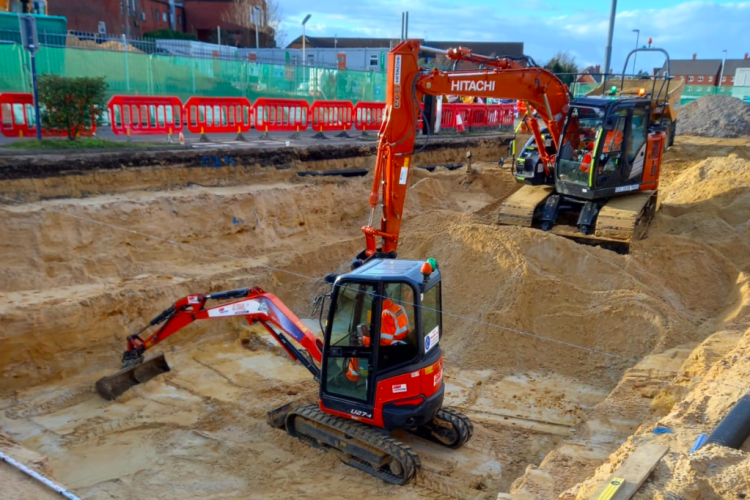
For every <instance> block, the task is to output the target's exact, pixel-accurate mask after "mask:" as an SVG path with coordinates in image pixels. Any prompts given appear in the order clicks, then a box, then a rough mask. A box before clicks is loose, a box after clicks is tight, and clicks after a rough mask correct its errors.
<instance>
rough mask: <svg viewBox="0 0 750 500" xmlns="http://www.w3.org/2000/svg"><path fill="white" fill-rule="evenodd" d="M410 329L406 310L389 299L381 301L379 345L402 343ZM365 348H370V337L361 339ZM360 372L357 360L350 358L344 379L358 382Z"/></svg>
mask: <svg viewBox="0 0 750 500" xmlns="http://www.w3.org/2000/svg"><path fill="white" fill-rule="evenodd" d="M410 331H411V328H409V317H408V316H407V315H406V310H405V309H404V308H403V307H401V306H400V305H397V304H394V303H393V302H392V301H391V299H385V300H384V301H383V313H382V314H381V316H380V345H381V346H389V345H393V344H396V343H399V342H401V343H403V342H404V339H405V338H406V336H407V335H409V332H410ZM363 342H364V345H365V347H370V337H365V338H364V339H363ZM360 375H361V372H360V371H359V360H358V359H357V358H351V359H350V360H349V366H348V369H347V371H346V378H347V379H349V381H350V382H355V383H356V382H358V381H359V377H360Z"/></svg>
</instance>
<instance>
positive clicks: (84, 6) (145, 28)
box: [47, 0, 186, 36]
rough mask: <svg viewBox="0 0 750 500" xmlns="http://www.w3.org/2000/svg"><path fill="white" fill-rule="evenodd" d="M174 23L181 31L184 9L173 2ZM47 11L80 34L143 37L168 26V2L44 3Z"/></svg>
mask: <svg viewBox="0 0 750 500" xmlns="http://www.w3.org/2000/svg"><path fill="white" fill-rule="evenodd" d="M174 11H175V19H174V24H175V28H176V29H177V31H185V29H184V26H185V19H186V18H185V8H184V7H183V5H182V3H180V2H175V3H174ZM47 12H48V13H49V14H50V15H53V16H64V17H65V18H67V20H68V29H69V30H71V31H81V32H94V33H97V32H106V33H108V34H110V35H121V34H130V35H131V36H143V34H144V33H148V32H149V31H156V30H160V29H167V28H169V27H170V20H171V19H170V14H169V12H170V2H169V1H168V0H97V1H94V2H92V1H90V0H47Z"/></svg>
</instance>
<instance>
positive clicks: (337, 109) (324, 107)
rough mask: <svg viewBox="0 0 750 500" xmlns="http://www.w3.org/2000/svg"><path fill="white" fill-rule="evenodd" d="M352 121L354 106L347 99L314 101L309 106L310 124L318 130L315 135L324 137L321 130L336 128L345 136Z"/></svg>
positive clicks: (326, 130)
mask: <svg viewBox="0 0 750 500" xmlns="http://www.w3.org/2000/svg"><path fill="white" fill-rule="evenodd" d="M353 123H354V106H353V105H352V103H351V102H349V101H315V102H314V103H313V105H312V106H310V126H311V127H312V129H313V130H314V131H316V132H318V134H317V136H316V137H319V138H324V137H325V136H324V135H323V132H332V131H336V130H339V131H341V134H339V135H340V136H346V135H347V134H346V131H347V130H349V129H351V128H352V124H353Z"/></svg>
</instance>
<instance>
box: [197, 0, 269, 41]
mask: <svg viewBox="0 0 750 500" xmlns="http://www.w3.org/2000/svg"><path fill="white" fill-rule="evenodd" d="M182 1H183V3H184V4H185V10H186V12H187V26H186V31H187V32H188V33H195V35H196V36H197V37H198V40H200V41H201V42H211V43H216V42H217V41H218V33H217V31H218V30H217V27H218V26H221V31H222V33H221V43H222V45H234V46H245V47H255V30H254V28H249V29H248V28H246V27H243V26H239V25H237V24H235V23H232V22H229V21H226V20H225V19H224V18H225V17H226V14H227V12H228V11H229V9H230V8H231V7H232V4H233V3H234V0H182ZM248 16H249V13H248ZM274 35H275V34H274V33H273V31H272V30H268V29H263V27H261V29H260V32H259V33H258V38H259V40H258V41H259V43H260V46H261V47H275V46H276V43H275V41H274Z"/></svg>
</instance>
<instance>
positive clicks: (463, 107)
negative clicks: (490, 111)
mask: <svg viewBox="0 0 750 500" xmlns="http://www.w3.org/2000/svg"><path fill="white" fill-rule="evenodd" d="M453 106H455V109H456V115H457V116H461V121H462V122H463V124H464V127H467V128H468V127H471V107H472V106H473V104H464V103H458V102H457V103H455V104H454V105H453Z"/></svg>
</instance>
